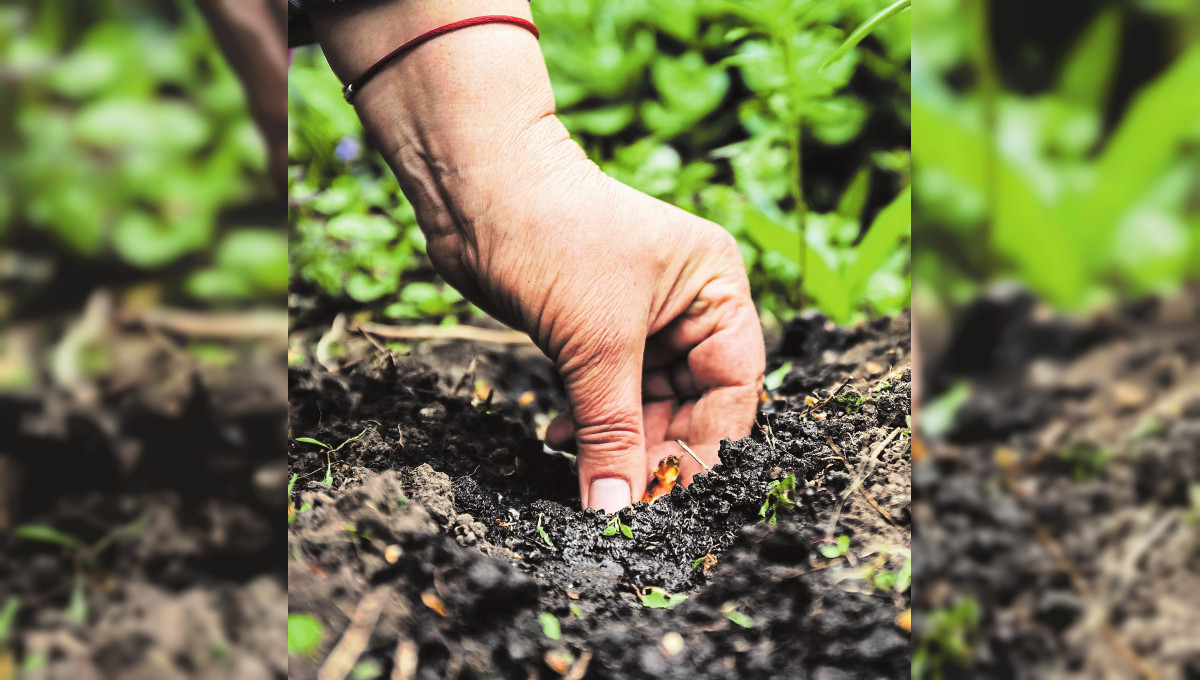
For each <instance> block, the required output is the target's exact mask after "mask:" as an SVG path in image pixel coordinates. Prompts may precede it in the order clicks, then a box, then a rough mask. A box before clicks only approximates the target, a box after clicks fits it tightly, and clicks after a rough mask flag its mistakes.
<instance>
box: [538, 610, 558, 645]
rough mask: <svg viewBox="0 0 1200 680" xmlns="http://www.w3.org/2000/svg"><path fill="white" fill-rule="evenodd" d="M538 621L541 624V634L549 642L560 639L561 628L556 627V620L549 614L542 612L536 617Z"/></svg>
mask: <svg viewBox="0 0 1200 680" xmlns="http://www.w3.org/2000/svg"><path fill="white" fill-rule="evenodd" d="M538 621H540V622H541V623H542V633H544V634H545V635H546V637H548V638H550V639H551V640H561V639H562V628H561V627H560V626H559V625H558V618H557V617H556V616H554V614H551V613H550V612H542V613H541V615H539V616H538Z"/></svg>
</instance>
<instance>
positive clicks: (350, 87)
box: [342, 14, 540, 102]
mask: <svg viewBox="0 0 1200 680" xmlns="http://www.w3.org/2000/svg"><path fill="white" fill-rule="evenodd" d="M480 24H512V25H514V26H520V27H521V28H523V29H525V30H527V31H529V32H530V33H532V34H533V37H534V38H535V39H536V38H540V35H539V34H538V30H537V26H534V25H533V23H532V22H529V21H526V20H524V19H522V18H520V17H512V16H507V15H504V14H489V15H487V16H481V17H472V18H470V19H463V20H462V21H455V22H454V23H451V24H446V25H445V26H439V27H437V28H435V29H433V30H432V31H426V32H424V33H422V34H421V35H418V36H417V37H415V38H413V39H412V40H409V41H408V42H406V43H404V44H403V45H401V46H399V47H397V48H396V49H394V50H392V51H391V52H389V53H388V54H387V55H385V56H384V57H383V58H382V59H380V60H379V61H377V62H375V63H374V64H372V65H371V66H370V68H368V69H367V70H366V71H364V72H363V74H362V75H361V76H359V77H358V78H356V79H355V80H352V81H350V83H348V84H347V85H346V86H345V87H343V88H342V96H343V97H345V98H346V101H347V102H349V101H350V100H351V99H352V98H353V97H354V95H356V94H358V91H359V90H361V89H362V87H363V85H365V84H366V83H367V81H369V80H370V79H371V78H374V77H375V76H376V75H378V73H379V72H380V71H382V70H383V68H384V67H385V66H387V65H388V64H390V63H391V62H392V61H394V60H395V59H397V58H398V57H401V56H403V55H404V54H405V53H406V52H408V51H410V50H412V49H413V48H415V47H417V46H418V45H421V44H422V43H425V42H428V41H430V40H433V39H434V38H436V37H438V36H440V35H445V34H447V33H449V32H451V31H457V30H458V29H460V28H466V27H468V26H478V25H480Z"/></svg>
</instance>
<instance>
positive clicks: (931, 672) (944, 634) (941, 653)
mask: <svg viewBox="0 0 1200 680" xmlns="http://www.w3.org/2000/svg"><path fill="white" fill-rule="evenodd" d="M979 621H980V612H979V603H978V602H977V601H976V600H975V598H973V597H965V598H963V599H961V600H959V601H958V603H956V604H955V605H954V607H951V608H948V609H938V610H934V611H932V612H930V613H929V614H928V616H927V621H926V625H925V626H924V627H923V630H924V631H925V632H924V634H923V635H921V637H920V638H919V639H918V640H917V650H916V652H915V653H914V654H913V662H912V677H914V678H924V677H934V678H941V677H943V676H944V675H945V673H946V671H947V670H949V669H950V667H951V666H957V667H959V668H963V667H966V666H968V665H969V664H970V662H971V656H972V653H971V648H972V645H971V641H970V638H971V636H972V634H973V633H974V631H975V630H976V629H977V628H978V627H979Z"/></svg>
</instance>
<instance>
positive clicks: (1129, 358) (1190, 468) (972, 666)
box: [913, 291, 1200, 680]
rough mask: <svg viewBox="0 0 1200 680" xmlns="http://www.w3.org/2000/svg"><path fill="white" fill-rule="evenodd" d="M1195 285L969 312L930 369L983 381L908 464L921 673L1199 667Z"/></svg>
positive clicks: (1026, 301) (1199, 348)
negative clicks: (1082, 303)
mask: <svg viewBox="0 0 1200 680" xmlns="http://www.w3.org/2000/svg"><path fill="white" fill-rule="evenodd" d="M1197 300H1200V297H1198V296H1197V295H1196V293H1195V291H1193V292H1191V293H1189V294H1185V295H1183V296H1180V297H1178V298H1173V299H1170V300H1165V301H1151V302H1148V303H1145V304H1142V305H1139V306H1138V307H1136V308H1130V309H1126V310H1124V311H1122V312H1120V313H1110V314H1108V315H1106V316H1104V317H1099V318H1092V319H1076V320H1070V319H1063V318H1058V317H1054V316H1052V315H1050V314H1048V313H1046V312H1045V310H1042V309H1039V308H1038V305H1037V304H1036V303H1035V302H1034V301H1033V299H1032V298H1030V297H1028V296H1026V295H1023V294H1017V293H1012V292H1009V293H1005V294H996V295H993V296H991V297H989V298H987V299H985V300H982V301H980V302H979V303H977V304H976V305H975V306H974V307H973V308H971V309H970V310H968V312H967V313H966V314H965V315H964V318H963V322H962V324H961V325H960V327H959V329H958V331H957V333H956V335H955V336H954V340H953V341H952V342H951V343H950V345H949V348H948V351H947V352H945V353H944V354H943V356H942V358H941V360H940V362H939V364H938V365H935V366H934V368H933V370H932V375H934V376H935V384H936V383H940V384H941V386H942V387H945V386H948V385H950V384H952V383H955V382H957V381H960V380H962V381H967V382H968V383H969V384H970V385H972V389H973V391H972V396H971V397H970V399H969V400H968V401H967V402H966V403H965V405H964V406H963V407H962V409H961V410H960V411H959V412H958V414H957V418H956V420H955V424H954V426H953V427H952V429H951V430H950V431H949V432H948V433H947V435H946V437H945V441H943V442H939V443H936V444H935V445H933V446H931V449H930V451H931V455H930V456H928V457H925V458H921V457H920V456H918V457H917V462H916V465H915V467H914V469H913V485H914V488H915V492H916V498H915V509H914V516H915V521H916V524H917V533H916V544H915V548H914V549H915V551H917V552H919V554H920V559H919V560H918V561H917V564H916V572H915V575H914V578H915V579H916V580H917V581H918V582H919V583H920V588H919V590H918V593H917V598H916V601H915V603H914V605H915V606H914V609H915V614H916V622H915V629H914V635H915V637H916V639H917V646H916V647H915V651H914V654H915V662H916V663H917V665H918V666H923V667H924V668H925V673H918V674H916V675H914V677H917V676H921V677H936V672H937V671H938V670H939V669H940V671H941V672H942V673H943V677H973V678H975V677H989V678H1042V677H1068V678H1075V677H1078V678H1109V677H1139V676H1141V677H1154V678H1162V679H1163V680H1180V679H1183V678H1196V677H1200V636H1197V634H1196V630H1197V628H1198V627H1200V532H1198V531H1197V523H1198V522H1200V325H1198V324H1197V321H1196V320H1197V318H1198V317H1197V310H1198V309H1200V306H1198V304H1197ZM934 399H936V396H935V397H934ZM964 603H965V604H964ZM971 609H974V610H975V611H976V613H977V616H975V617H972V616H971V615H969V614H968V613H967V612H968V611H969V610H971ZM955 611H957V612H958V614H957V615H956V614H952V612H955Z"/></svg>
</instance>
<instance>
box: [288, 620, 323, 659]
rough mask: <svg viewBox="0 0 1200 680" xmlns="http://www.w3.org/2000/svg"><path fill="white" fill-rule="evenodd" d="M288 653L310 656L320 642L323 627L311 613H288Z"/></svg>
mask: <svg viewBox="0 0 1200 680" xmlns="http://www.w3.org/2000/svg"><path fill="white" fill-rule="evenodd" d="M287 633H288V654H302V655H304V656H312V655H313V653H314V652H316V651H317V646H318V645H320V644H321V637H322V636H323V635H324V634H325V627H324V626H322V625H321V622H320V621H319V620H317V617H315V616H313V615H311V614H288V620H287Z"/></svg>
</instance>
